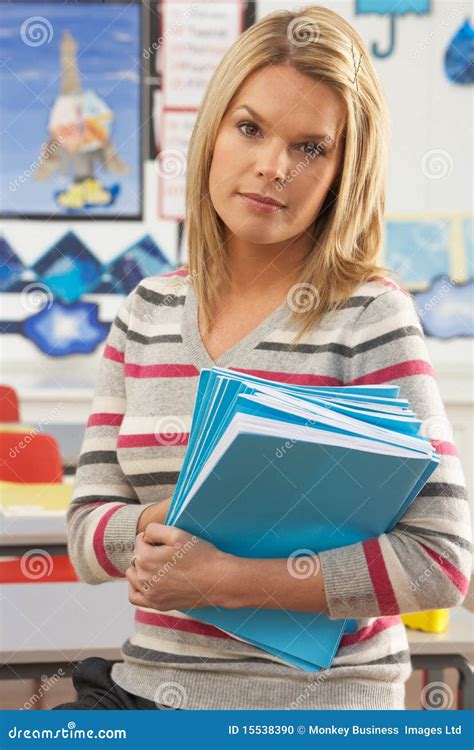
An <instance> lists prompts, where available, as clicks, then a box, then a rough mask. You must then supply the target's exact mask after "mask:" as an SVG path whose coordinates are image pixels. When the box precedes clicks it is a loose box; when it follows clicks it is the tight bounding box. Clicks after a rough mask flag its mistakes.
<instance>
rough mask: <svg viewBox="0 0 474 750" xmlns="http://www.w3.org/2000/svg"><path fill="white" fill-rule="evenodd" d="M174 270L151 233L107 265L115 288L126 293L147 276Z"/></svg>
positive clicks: (107, 270) (107, 271)
mask: <svg viewBox="0 0 474 750" xmlns="http://www.w3.org/2000/svg"><path fill="white" fill-rule="evenodd" d="M172 270H173V266H172V264H171V263H170V262H169V260H168V259H167V258H166V256H165V255H164V253H163V252H162V251H161V250H160V248H159V247H158V245H157V244H156V242H155V241H154V240H153V239H152V237H150V235H145V236H144V237H142V239H141V240H139V241H138V242H136V243H135V244H134V245H132V246H131V247H129V248H128V249H127V250H125V251H124V252H123V253H122V254H121V255H119V257H118V258H116V259H115V260H114V261H112V263H110V264H109V265H108V266H107V267H106V273H107V274H108V275H109V277H110V279H111V283H112V284H113V285H114V290H115V291H117V292H123V293H126V294H128V293H129V292H131V291H132V289H134V288H135V287H136V286H137V284H139V283H140V281H141V280H142V279H143V278H145V277H146V276H158V275H160V274H163V273H168V272H169V271H172Z"/></svg>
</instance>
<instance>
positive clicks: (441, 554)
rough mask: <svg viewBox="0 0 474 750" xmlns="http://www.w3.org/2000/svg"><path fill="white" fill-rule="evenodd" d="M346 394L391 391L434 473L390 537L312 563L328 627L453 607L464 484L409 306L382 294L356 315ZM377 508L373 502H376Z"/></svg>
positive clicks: (460, 586) (461, 568)
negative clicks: (413, 424) (432, 459)
mask: <svg viewBox="0 0 474 750" xmlns="http://www.w3.org/2000/svg"><path fill="white" fill-rule="evenodd" d="M348 354H349V357H348V360H347V361H348V363H349V364H348V371H347V378H346V379H345V382H346V384H347V385H349V384H351V385H356V384H370V383H372V384H373V383H395V384H397V385H399V386H400V394H399V395H400V398H407V399H408V400H409V402H410V405H411V408H412V409H413V411H415V412H416V414H417V416H418V418H419V419H420V420H421V421H422V428H421V433H422V434H424V435H425V436H426V437H428V438H429V439H430V441H431V443H432V444H433V446H434V447H435V449H436V450H437V452H438V453H439V454H440V456H441V459H440V462H439V465H438V466H437V467H436V469H435V471H434V472H433V474H432V475H431V477H430V478H429V480H428V482H427V483H426V485H425V487H424V488H423V489H422V490H421V492H420V493H419V494H418V496H417V497H416V498H415V500H414V501H413V503H412V505H411V506H410V507H409V509H408V510H407V512H406V513H405V515H404V516H403V517H402V518H401V519H400V521H399V523H398V524H397V525H396V526H395V527H394V528H393V530H392V531H391V532H390V533H385V534H382V535H381V536H379V537H374V538H372V539H369V540H367V541H365V542H361V543H356V544H351V545H348V546H346V547H341V548H338V549H333V550H328V551H325V552H322V553H320V554H319V558H320V564H321V571H322V576H323V582H324V587H325V591H326V596H327V601H328V610H329V617H330V618H331V619H338V618H343V617H351V618H354V617H355V618H365V617H377V616H381V615H394V614H403V613H407V612H416V611H420V610H426V609H444V608H449V607H454V606H456V605H459V604H461V603H462V602H463V601H464V599H465V597H466V593H467V589H468V585H469V577H470V575H471V523H470V511H469V503H468V498H467V493H466V486H465V479H464V474H463V470H462V467H461V464H460V460H459V456H458V453H457V450H456V447H455V445H454V442H453V437H452V432H451V425H450V423H449V421H448V419H447V416H446V412H445V409H444V405H443V402H442V400H441V396H440V392H439V389H438V385H437V382H436V379H435V374H434V371H433V367H432V364H431V362H430V357H429V353H428V350H427V346H426V341H425V338H424V334H423V330H422V328H421V325H420V322H419V318H418V314H417V311H416V308H415V304H414V301H413V299H412V298H411V297H410V295H408V294H407V293H406V292H404V291H402V290H401V289H399V288H398V287H397V288H391V289H389V290H388V291H383V292H382V293H381V294H380V295H379V296H378V297H375V298H374V299H373V300H371V301H370V302H369V304H368V305H367V306H366V307H365V308H364V310H363V311H362V312H361V313H360V314H359V317H358V319H357V320H356V325H355V326H354V329H353V334H352V340H351V349H350V351H349V352H348ZM380 500H381V502H383V497H381V498H380Z"/></svg>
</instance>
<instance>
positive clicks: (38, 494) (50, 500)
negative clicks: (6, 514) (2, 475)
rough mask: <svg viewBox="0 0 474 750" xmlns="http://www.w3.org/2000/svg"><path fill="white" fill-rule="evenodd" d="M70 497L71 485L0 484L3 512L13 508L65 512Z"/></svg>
mask: <svg viewBox="0 0 474 750" xmlns="http://www.w3.org/2000/svg"><path fill="white" fill-rule="evenodd" d="M71 497H72V485H71V484H50V483H49V482H32V483H28V484H21V483H20V482H0V507H1V508H3V509H4V510H7V509H9V508H10V509H11V508H13V507H20V508H24V509H25V510H26V509H27V508H28V509H29V508H37V509H38V510H65V509H66V508H67V507H68V505H69V503H70V501H71Z"/></svg>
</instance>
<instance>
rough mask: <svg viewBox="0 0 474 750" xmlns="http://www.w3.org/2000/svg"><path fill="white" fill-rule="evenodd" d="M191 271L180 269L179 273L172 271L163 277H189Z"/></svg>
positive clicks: (163, 274)
mask: <svg viewBox="0 0 474 750" xmlns="http://www.w3.org/2000/svg"><path fill="white" fill-rule="evenodd" d="M188 275H189V271H188V270H187V269H186V268H179V269H178V270H177V271H170V273H162V274H161V276H164V277H165V278H166V277H168V276H188Z"/></svg>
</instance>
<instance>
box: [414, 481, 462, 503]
mask: <svg viewBox="0 0 474 750" xmlns="http://www.w3.org/2000/svg"><path fill="white" fill-rule="evenodd" d="M437 496H439V497H457V498H459V499H460V500H467V499H468V498H467V491H466V488H465V487H462V486H461V485H460V484H451V483H450V482H428V483H427V484H425V486H424V487H423V489H422V490H420V492H419V493H418V497H437Z"/></svg>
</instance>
